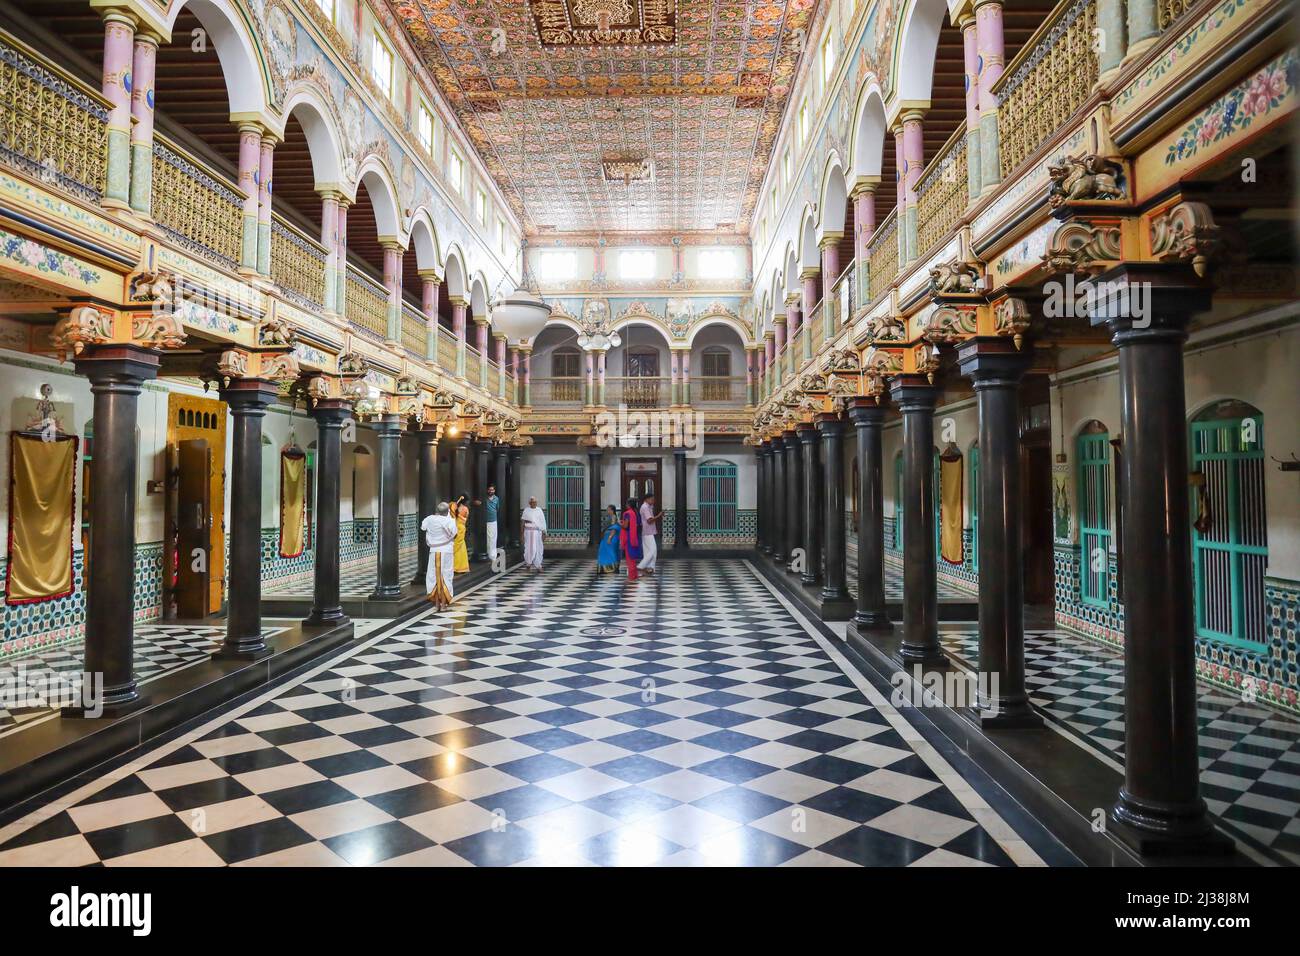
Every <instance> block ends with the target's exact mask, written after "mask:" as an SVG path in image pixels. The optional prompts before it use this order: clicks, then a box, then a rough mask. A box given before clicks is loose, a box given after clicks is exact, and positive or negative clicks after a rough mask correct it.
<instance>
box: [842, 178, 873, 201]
mask: <svg viewBox="0 0 1300 956" xmlns="http://www.w3.org/2000/svg"><path fill="white" fill-rule="evenodd" d="M879 188H880V177H879V176H859V177H858V178H857V179H855V180H854V181H853V189H852V191H850V192H849V198H850V199H857V198H858V197H859V196H866V195H870V194H872V193H874V192H875V191H876V190H877V189H879Z"/></svg>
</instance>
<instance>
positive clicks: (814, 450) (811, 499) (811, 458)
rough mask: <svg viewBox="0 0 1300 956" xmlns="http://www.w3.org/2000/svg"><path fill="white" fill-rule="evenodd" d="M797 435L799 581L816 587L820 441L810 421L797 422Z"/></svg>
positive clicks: (818, 577)
mask: <svg viewBox="0 0 1300 956" xmlns="http://www.w3.org/2000/svg"><path fill="white" fill-rule="evenodd" d="M795 434H796V435H798V436H799V445H800V448H799V458H800V466H799V471H800V473H801V474H802V476H803V488H802V489H801V490H802V492H803V496H802V499H801V500H800V512H799V523H800V524H801V525H802V526H803V527H802V531H803V534H802V535H800V542H799V546H800V547H801V548H803V570H802V572H801V574H800V578H799V579H800V580H801V581H802V582H803V583H804V584H809V585H812V584H817V583H819V582H820V581H821V579H822V522H823V521H824V520H825V519H826V515H825V512H823V510H822V507H821V503H822V487H821V485H822V483H821V481H819V480H818V475H819V474H820V471H821V468H820V461H821V455H820V454H819V453H818V452H819V448H818V446H819V444H820V442H819V441H818V440H817V426H816V425H815V424H813V423H812V422H801V423H800V424H798V425H796V426H795Z"/></svg>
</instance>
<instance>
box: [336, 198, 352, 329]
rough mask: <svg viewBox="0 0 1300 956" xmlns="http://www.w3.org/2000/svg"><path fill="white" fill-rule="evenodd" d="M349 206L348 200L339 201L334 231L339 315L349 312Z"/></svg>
mask: <svg viewBox="0 0 1300 956" xmlns="http://www.w3.org/2000/svg"><path fill="white" fill-rule="evenodd" d="M348 205H349V203H348V201H347V200H346V199H340V200H339V214H338V221H337V223H336V225H337V228H336V229H335V230H334V233H335V240H336V246H335V251H334V256H335V258H336V259H337V260H338V275H337V279H338V289H337V291H336V292H335V294H334V306H335V308H336V309H337V310H338V313H339V315H343V314H344V312H346V311H347V303H348V298H347V288H348V287H347V281H348Z"/></svg>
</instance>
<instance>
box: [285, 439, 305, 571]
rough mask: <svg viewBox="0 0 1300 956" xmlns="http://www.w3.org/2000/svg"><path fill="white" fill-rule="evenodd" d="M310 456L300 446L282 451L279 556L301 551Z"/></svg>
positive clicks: (288, 556)
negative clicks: (308, 458)
mask: <svg viewBox="0 0 1300 956" xmlns="http://www.w3.org/2000/svg"><path fill="white" fill-rule="evenodd" d="M306 475H307V456H306V454H304V452H303V450H302V449H301V448H286V449H285V450H284V451H282V452H281V453H280V557H282V558H296V557H298V555H300V554H302V552H303V547H304V539H305V535H304V534H303V513H304V506H305V504H306V500H307V482H306Z"/></svg>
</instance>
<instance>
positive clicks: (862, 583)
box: [849, 397, 894, 632]
mask: <svg viewBox="0 0 1300 956" xmlns="http://www.w3.org/2000/svg"><path fill="white" fill-rule="evenodd" d="M849 418H851V419H852V420H853V427H854V429H855V430H856V431H857V437H858V609H857V613H855V614H854V615H853V624H854V626H855V627H856V628H857V629H858V630H859V631H877V632H888V631H892V630H893V627H894V626H893V624H891V623H890V621H889V614H888V613H887V612H886V609H885V483H884V458H885V456H884V447H883V445H882V443H881V437H880V430H881V426H882V425H883V424H884V422H885V409H884V408H883V407H882V406H881V405H880V404H879V403H878V402H877V401H876V399H873V398H867V397H862V398H855V399H854V400H853V405H852V406H851V407H850V409H849Z"/></svg>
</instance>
